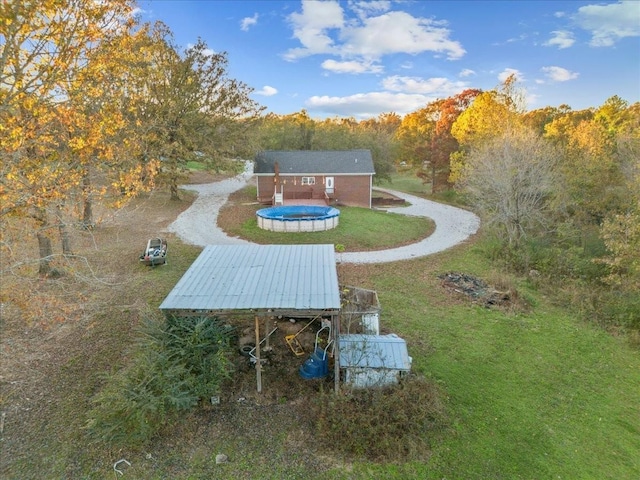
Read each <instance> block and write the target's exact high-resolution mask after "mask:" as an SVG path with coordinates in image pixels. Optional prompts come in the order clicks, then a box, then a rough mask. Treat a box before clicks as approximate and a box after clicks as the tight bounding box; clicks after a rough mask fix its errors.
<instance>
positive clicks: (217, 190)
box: [167, 162, 480, 263]
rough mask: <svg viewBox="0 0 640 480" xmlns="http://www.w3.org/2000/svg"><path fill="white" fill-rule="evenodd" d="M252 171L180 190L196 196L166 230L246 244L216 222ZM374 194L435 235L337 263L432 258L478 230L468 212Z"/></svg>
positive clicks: (193, 238) (194, 239) (198, 240)
mask: <svg viewBox="0 0 640 480" xmlns="http://www.w3.org/2000/svg"><path fill="white" fill-rule="evenodd" d="M251 168H252V164H251V163H250V162H249V163H247V168H246V170H245V172H244V173H242V174H241V175H238V176H237V177H234V178H230V179H227V180H223V181H221V182H216V183H208V184H204V185H184V186H183V187H182V188H184V189H185V190H191V191H194V192H197V194H198V197H197V198H196V200H195V201H194V202H193V204H192V205H191V207H189V208H188V209H187V210H185V211H184V212H182V213H181V214H180V215H179V216H178V218H177V219H176V220H175V221H174V222H173V223H172V224H171V225H169V227H168V228H167V230H168V231H169V232H172V233H175V234H176V235H178V237H180V239H182V241H184V242H186V243H189V244H192V245H198V246H201V247H204V246H205V245H232V244H247V243H249V242H247V241H246V240H243V239H241V238H237V237H229V236H227V235H226V234H225V233H224V232H223V231H222V230H220V229H219V228H218V225H217V222H218V210H219V209H220V207H222V205H224V204H225V202H226V201H227V198H228V197H229V195H230V194H232V193H233V192H235V191H236V190H240V189H241V188H243V187H244V186H246V185H247V183H248V182H249V181H250V179H251V178H252V171H251ZM377 190H381V191H384V192H388V193H391V194H393V195H395V196H397V197H400V198H403V199H404V200H406V201H407V202H408V203H410V204H411V205H410V206H408V207H395V208H389V209H387V210H388V211H390V212H394V213H400V214H402V215H412V216H415V217H428V218H431V219H432V220H433V221H434V222H435V224H436V229H435V231H434V232H433V234H432V235H430V236H429V237H427V238H425V239H424V240H421V241H419V242H416V243H413V244H411V245H405V246H403V247H398V248H389V249H386V250H377V251H373V252H344V253H336V260H337V261H338V262H341V263H385V262H395V261H398V260H405V259H409V258H416V257H422V256H425V255H431V254H433V253H437V252H441V251H442V250H446V249H447V248H450V247H453V246H454V245H457V244H458V243H461V242H463V241H464V240H466V239H467V238H469V237H470V236H471V235H473V234H474V233H476V232H477V231H478V228H479V227H480V219H479V218H478V217H477V216H476V215H474V214H473V213H471V212H469V211H467V210H463V209H461V208H456V207H451V206H449V205H443V204H441V203H437V202H432V201H431V200H425V199H424V198H420V197H416V196H414V195H409V194H407V193H402V192H397V191H395V190H389V189H383V188H378V189H377Z"/></svg>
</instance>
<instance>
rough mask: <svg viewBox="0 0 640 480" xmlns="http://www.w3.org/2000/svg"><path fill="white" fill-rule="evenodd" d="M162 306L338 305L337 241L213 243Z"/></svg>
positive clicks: (326, 307) (327, 307) (313, 307)
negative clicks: (305, 243)
mask: <svg viewBox="0 0 640 480" xmlns="http://www.w3.org/2000/svg"><path fill="white" fill-rule="evenodd" d="M160 309H161V310H260V309H284V310H286V309H295V310H339V309H340V290H339V287H338V274H337V270H336V261H335V252H334V247H333V245H209V246H207V247H205V249H204V250H203V251H202V253H200V255H199V256H198V258H196V260H195V261H194V262H193V264H192V265H191V266H190V267H189V269H188V270H187V271H186V272H185V274H184V275H183V276H182V278H181V279H180V280H179V281H178V283H177V284H176V286H175V287H174V288H173V290H171V292H170V293H169V295H167V297H166V298H165V299H164V301H163V302H162V304H161V305H160Z"/></svg>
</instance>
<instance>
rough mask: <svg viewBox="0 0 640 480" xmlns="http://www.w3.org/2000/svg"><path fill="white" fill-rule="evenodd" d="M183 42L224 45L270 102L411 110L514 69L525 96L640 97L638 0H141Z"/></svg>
mask: <svg viewBox="0 0 640 480" xmlns="http://www.w3.org/2000/svg"><path fill="white" fill-rule="evenodd" d="M139 7H140V18H141V20H142V21H144V22H153V21H156V20H160V21H162V22H164V23H165V24H166V25H168V26H169V28H170V29H171V30H172V31H173V33H174V35H175V40H176V43H177V44H178V45H179V46H181V47H186V46H188V45H191V44H193V43H195V42H196V41H197V39H198V38H202V39H203V40H204V41H205V42H206V43H207V45H208V46H209V48H210V49H211V50H212V51H216V52H222V51H224V52H227V55H228V60H229V66H228V74H229V76H230V77H232V78H235V79H237V80H240V81H242V82H244V83H245V84H247V85H248V86H250V87H251V88H253V89H254V90H255V91H254V93H253V94H252V98H253V99H254V100H256V101H257V102H259V103H260V104H262V105H264V106H266V107H267V110H268V111H269V112H274V113H277V114H290V113H294V112H299V111H300V110H302V109H305V110H306V111H307V112H308V113H309V115H310V116H311V117H312V118H326V117H336V116H337V117H354V118H357V119H364V118H369V117H372V116H377V115H379V114H381V113H385V112H395V113H398V114H400V115H404V114H407V113H409V112H412V111H415V110H417V109H419V108H422V107H424V106H425V105H426V104H427V103H429V102H431V101H433V100H435V99H438V98H446V97H449V96H451V95H454V94H456V93H459V92H461V91H462V90H464V89H466V88H480V89H483V90H490V89H493V88H495V87H496V86H498V85H499V84H500V83H501V81H502V80H504V78H506V76H508V75H509V74H511V73H515V74H516V75H517V77H518V79H519V83H518V85H519V86H520V87H521V88H522V89H523V91H524V92H525V96H526V99H527V108H528V109H536V108H542V107H545V106H559V105H561V104H567V105H569V106H570V107H571V108H573V109H574V110H580V109H583V108H588V107H598V106H600V105H602V103H603V102H604V101H605V100H606V99H607V98H609V97H611V96H613V95H618V96H619V97H621V98H623V99H624V100H627V101H628V102H630V103H634V102H637V101H640V0H630V1H596V0H593V1H576V0H572V1H545V0H532V1H525V0H514V1H508V0H502V1H483V0H475V1H474V0H467V1H458V0H449V1H427V0H398V1H393V0H377V1H376V0H371V1H357V0H345V1H335V0H327V1H320V0H302V1H300V0H297V1H279V0H259V1H244V0H234V1H227V0H199V1H186V0H146V1H139Z"/></svg>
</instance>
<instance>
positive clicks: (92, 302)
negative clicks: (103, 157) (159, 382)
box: [0, 183, 640, 480]
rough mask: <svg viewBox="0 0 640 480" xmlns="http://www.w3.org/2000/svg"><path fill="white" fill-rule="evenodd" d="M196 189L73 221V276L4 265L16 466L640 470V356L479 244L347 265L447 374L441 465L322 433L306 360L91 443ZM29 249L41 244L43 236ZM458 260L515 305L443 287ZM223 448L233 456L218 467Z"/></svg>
mask: <svg viewBox="0 0 640 480" xmlns="http://www.w3.org/2000/svg"><path fill="white" fill-rule="evenodd" d="M392 188H398V185H397V184H395V183H394V184H393V186H392ZM189 202H190V199H189V197H188V196H185V197H184V199H183V200H182V201H179V202H170V201H169V200H168V194H166V193H165V192H158V193H155V194H154V195H151V196H149V197H146V198H144V199H140V200H138V201H136V202H135V204H134V205H132V206H130V207H128V208H127V209H125V210H122V211H120V212H117V214H116V215H114V216H111V215H107V214H106V213H107V212H105V215H104V216H103V219H104V222H103V223H102V224H101V225H100V226H99V227H98V228H97V229H96V230H94V231H93V232H84V233H81V232H76V233H75V236H74V241H75V248H76V253H77V255H78V257H77V258H76V259H74V260H71V261H66V262H62V261H61V260H60V261H59V262H60V263H59V268H60V269H64V271H65V272H66V273H67V274H66V275H65V276H63V277H61V278H59V279H56V280H49V281H46V282H42V281H40V280H38V279H36V278H35V276H34V275H33V270H34V268H32V267H29V266H27V267H24V268H22V269H19V270H15V271H13V272H5V273H4V274H3V279H2V285H1V286H0V302H1V303H2V311H1V313H2V317H1V319H0V329H1V330H0V346H1V351H0V356H1V358H0V413H1V415H2V429H1V432H0V449H1V450H0V477H1V478H7V479H43V478H47V479H48V478H69V479H76V478H78V479H79V478H95V479H103V478H105V479H113V478H136V479H138V478H144V479H161V478H162V479H164V478H177V479H196V478H203V479H204V478H228V479H243V478H245V479H282V478H292V479H294V478H300V479H309V478H312V479H313V478H318V479H320V478H322V479H347V478H348V479H369V478H389V479H391V478H394V479H407V478H415V479H442V478H450V479H459V478H461V479H472V478H477V479H514V478H520V479H540V478H568V479H573V478H580V479H630V480H631V479H637V478H640V455H638V452H640V355H639V354H638V351H637V350H633V349H632V348H630V347H629V346H628V344H627V343H625V342H624V341H623V340H622V339H619V338H615V337H613V336H611V335H609V334H607V333H605V332H603V331H602V330H600V329H598V328H597V327H595V326H593V325H589V324H585V323H583V322H581V321H579V320H577V319H576V318H575V317H574V316H573V315H572V314H571V313H570V312H568V311H566V310H565V309H563V308H562V306H559V305H555V304H554V302H553V299H552V298H547V297H545V296H543V295H541V294H540V293H539V292H538V291H537V290H536V289H535V288H534V285H533V284H532V283H531V282H530V281H528V280H527V279H518V278H511V277H509V276H507V275H505V274H503V273H501V272H498V271H495V270H494V269H493V268H492V266H491V265H490V264H488V263H487V261H486V260H485V258H484V257H483V255H482V252H481V251H480V249H479V248H477V247H476V246H475V245H474V244H473V243H472V242H469V243H467V244H465V245H461V246H459V247H456V248H454V249H451V250H448V251H446V252H443V253H440V254H438V255H434V256H432V257H427V258H422V259H416V260H411V261H406V262H398V263H393V264H386V265H359V266H355V265H348V264H344V265H339V267H338V272H339V278H340V281H341V283H344V284H350V285H358V286H361V287H364V288H371V289H375V290H377V292H378V295H379V298H380V302H381V305H382V308H383V311H382V314H381V326H382V328H383V329H384V330H386V331H392V332H395V333H397V334H398V335H400V336H402V337H404V338H405V339H406V340H407V342H408V345H409V350H410V354H411V356H412V357H413V366H414V370H415V371H416V372H417V373H419V374H421V375H424V376H425V377H426V378H428V379H429V380H431V381H433V382H434V383H436V384H437V385H438V386H439V389H440V391H441V401H442V402H443V403H444V405H445V408H446V412H447V415H446V416H447V420H446V422H445V423H444V424H443V428H442V429H441V430H440V431H438V432H437V433H436V434H432V435H433V437H432V438H430V439H429V440H430V445H431V452H429V453H428V454H427V455H425V456H428V457H429V460H428V461H410V462H406V461H404V460H403V459H402V458H398V459H397V461H395V462H392V463H387V464H377V463H371V462H368V461H364V460H362V459H356V458H347V457H344V456H342V455H339V454H337V453H336V450H335V449H332V448H331V445H323V444H319V443H318V442H317V441H316V439H315V437H314V430H313V420H314V419H313V418H310V417H309V415H308V412H309V411H310V410H309V408H308V407H309V404H310V403H309V402H312V401H313V397H314V396H315V395H316V392H317V391H318V389H320V388H322V387H321V384H313V385H311V384H304V383H302V380H299V379H298V378H297V377H296V376H295V375H288V376H287V375H284V374H282V371H279V368H281V369H295V364H294V365H286V366H285V365H282V366H281V367H278V368H273V369H271V370H267V371H266V373H265V377H264V384H265V391H264V392H263V393H262V394H260V395H258V394H257V393H256V392H255V384H254V383H253V382H252V381H251V380H252V379H253V376H252V372H251V371H250V370H247V369H246V368H245V367H243V366H242V364H241V363H239V371H238V375H237V376H236V377H234V382H232V384H230V385H228V386H227V389H226V390H225V392H223V395H222V399H223V402H222V403H221V405H219V406H211V405H206V404H203V405H201V406H199V407H197V408H195V409H193V410H192V411H190V412H188V413H186V414H184V415H182V416H181V417H180V418H178V419H176V420H175V421H174V422H171V423H169V424H167V425H166V426H165V428H163V429H162V431H161V434H160V435H158V436H157V437H156V438H154V440H153V441H152V442H150V443H149V444H147V445H141V446H140V447H139V448H135V449H116V448H113V447H110V446H108V445H103V444H101V443H90V442H88V439H87V436H86V431H85V429H84V428H83V427H84V426H85V424H86V421H87V412H88V411H89V409H90V406H91V398H92V397H93V395H94V394H95V393H96V392H97V391H99V389H100V388H101V387H102V386H103V385H104V383H105V381H106V380H105V377H104V374H105V373H108V372H113V371H114V370H115V369H117V368H119V367H121V366H123V365H125V364H126V363H127V362H128V360H129V359H130V358H131V355H132V352H133V350H134V349H135V339H136V337H137V335H138V333H137V327H138V325H139V323H140V321H141V319H142V318H144V317H146V316H155V315H158V311H157V307H158V305H159V304H160V302H161V301H162V299H163V298H164V296H165V295H166V294H167V293H168V292H169V291H170V290H171V288H172V287H173V286H174V285H175V283H176V282H177V280H178V279H179V278H180V277H181V275H182V273H184V271H185V270H186V269H187V268H188V266H189V265H190V264H191V262H192V261H193V260H194V259H195V258H196V256H197V255H198V253H199V249H198V248H196V247H192V246H188V245H183V244H181V243H180V242H179V241H178V240H176V239H175V238H172V237H169V255H168V258H169V264H168V265H167V266H166V267H157V268H148V267H144V266H142V265H140V264H139V262H138V260H137V259H138V255H139V254H140V252H141V250H142V248H143V247H144V243H145V242H146V239H147V238H149V237H151V236H155V235H158V234H159V233H160V232H162V230H163V229H164V228H166V226H167V225H168V224H169V223H170V222H171V221H172V220H173V219H174V218H175V217H176V216H177V215H178V214H179V212H180V211H182V210H184V209H185V208H187V207H188V205H189ZM227 221H228V220H227ZM23 248H25V249H33V251H35V249H36V246H35V242H33V240H32V239H27V241H25V242H24V244H23ZM4 267H5V265H3V268H4ZM452 271H454V272H465V273H468V274H471V275H474V276H476V277H478V278H482V279H484V280H485V281H487V283H489V284H491V285H494V286H495V287H496V288H497V289H499V290H508V289H511V291H512V293H511V295H512V298H514V299H516V298H517V300H518V301H517V302H513V303H512V304H510V305H509V306H508V307H502V308H487V307H486V306H484V305H481V304H478V303H477V302H474V301H473V299H470V298H468V297H467V296H465V295H463V294H460V293H458V292H455V291H453V290H451V289H449V288H445V287H444V286H443V283H442V280H441V279H440V278H439V277H438V276H439V275H440V274H442V273H445V272H452ZM516 292H517V294H516ZM236 360H238V359H236ZM286 371H287V372H288V371H290V370H286ZM219 453H224V454H226V455H228V456H229V462H228V463H225V464H220V465H217V464H216V462H215V457H216V455H217V454H219ZM120 459H126V460H127V461H128V462H130V463H131V465H130V466H128V465H126V464H125V463H121V464H120V468H121V470H122V471H123V472H124V475H122V476H120V475H118V474H117V473H116V472H114V470H113V464H114V463H115V462H117V461H118V460H120Z"/></svg>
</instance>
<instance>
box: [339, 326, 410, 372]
mask: <svg viewBox="0 0 640 480" xmlns="http://www.w3.org/2000/svg"><path fill="white" fill-rule="evenodd" d="M338 345H339V347H340V350H339V351H340V368H376V369H388V370H403V371H409V370H411V357H410V356H409V352H408V351H407V342H405V341H404V339H402V338H400V337H398V336H397V335H395V334H391V335H365V334H348V335H340V337H339V338H338Z"/></svg>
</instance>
